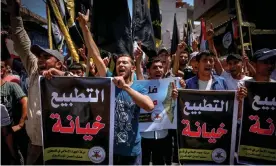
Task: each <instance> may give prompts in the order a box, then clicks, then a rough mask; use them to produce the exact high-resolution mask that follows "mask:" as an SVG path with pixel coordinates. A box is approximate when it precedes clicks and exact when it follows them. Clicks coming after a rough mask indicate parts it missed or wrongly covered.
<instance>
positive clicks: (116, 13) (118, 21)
mask: <svg viewBox="0 0 276 166" xmlns="http://www.w3.org/2000/svg"><path fill="white" fill-rule="evenodd" d="M107 4H108V5H107ZM92 8H93V9H92V19H91V32H92V34H93V37H94V40H95V42H96V44H97V46H98V47H99V48H100V49H103V50H106V51H108V52H111V53H116V54H128V55H132V52H133V51H132V50H133V42H132V36H131V18H130V13H129V9H128V2H127V0H120V1H114V0H105V1H101V0H97V1H93V7H92Z"/></svg>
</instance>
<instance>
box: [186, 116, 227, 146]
mask: <svg viewBox="0 0 276 166" xmlns="http://www.w3.org/2000/svg"><path fill="white" fill-rule="evenodd" d="M181 123H182V124H185V125H186V127H185V128H184V129H183V130H182V135H185V136H189V137H195V138H200V137H202V138H209V140H208V142H209V143H216V142H217V140H216V139H218V138H221V137H222V136H223V135H224V134H227V132H228V131H227V130H226V129H223V127H224V126H225V125H224V123H221V124H220V125H219V128H218V129H217V131H216V129H215V128H213V129H212V130H211V132H207V131H206V123H203V125H202V127H201V126H200V123H199V122H198V121H196V122H195V126H197V131H191V126H190V121H189V120H185V119H183V120H182V121H181Z"/></svg>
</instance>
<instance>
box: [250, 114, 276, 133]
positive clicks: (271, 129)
mask: <svg viewBox="0 0 276 166" xmlns="http://www.w3.org/2000/svg"><path fill="white" fill-rule="evenodd" d="M248 118H249V119H250V120H255V121H256V122H255V124H253V125H251V126H250V128H249V132H251V133H257V134H260V135H272V134H273V133H274V130H275V126H274V124H273V123H272V122H273V120H272V119H271V118H268V119H267V120H266V122H267V123H269V124H270V125H269V129H262V128H261V126H260V120H259V119H260V118H259V116H258V115H250V116H249V117H248Z"/></svg>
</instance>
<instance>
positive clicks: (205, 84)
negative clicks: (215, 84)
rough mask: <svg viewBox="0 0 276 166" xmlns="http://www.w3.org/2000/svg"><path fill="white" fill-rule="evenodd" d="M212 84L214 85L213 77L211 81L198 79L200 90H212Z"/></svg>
mask: <svg viewBox="0 0 276 166" xmlns="http://www.w3.org/2000/svg"><path fill="white" fill-rule="evenodd" d="M211 85H212V79H210V80H209V81H201V80H198V88H199V90H211Z"/></svg>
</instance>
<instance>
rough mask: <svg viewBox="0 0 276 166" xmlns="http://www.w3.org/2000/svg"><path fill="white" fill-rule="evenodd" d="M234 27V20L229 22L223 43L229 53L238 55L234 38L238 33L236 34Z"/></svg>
mask: <svg viewBox="0 0 276 166" xmlns="http://www.w3.org/2000/svg"><path fill="white" fill-rule="evenodd" d="M233 26H235V25H234V22H233V20H231V21H229V22H228V24H227V26H226V28H225V32H224V34H223V37H222V41H221V42H222V45H223V48H224V49H225V50H226V52H227V53H237V47H236V45H235V38H234V35H237V34H236V33H237V32H234V29H233Z"/></svg>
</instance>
